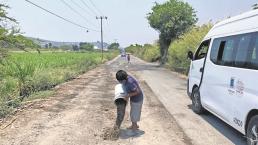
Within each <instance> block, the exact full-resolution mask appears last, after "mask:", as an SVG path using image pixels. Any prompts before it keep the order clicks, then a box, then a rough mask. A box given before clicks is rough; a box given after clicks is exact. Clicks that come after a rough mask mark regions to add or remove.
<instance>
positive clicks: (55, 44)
mask: <svg viewBox="0 0 258 145" xmlns="http://www.w3.org/2000/svg"><path fill="white" fill-rule="evenodd" d="M27 38H29V39H31V40H32V41H34V42H35V43H37V44H38V45H40V46H41V47H42V48H45V45H46V44H49V43H51V44H52V47H61V46H73V45H77V46H79V44H80V42H57V41H51V40H44V39H40V38H33V37H27ZM88 43H91V44H93V45H94V46H95V49H101V42H100V41H97V42H88ZM108 46H109V44H108V43H106V42H104V43H103V47H104V49H107V47H108Z"/></svg>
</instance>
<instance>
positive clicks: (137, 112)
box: [130, 102, 143, 130]
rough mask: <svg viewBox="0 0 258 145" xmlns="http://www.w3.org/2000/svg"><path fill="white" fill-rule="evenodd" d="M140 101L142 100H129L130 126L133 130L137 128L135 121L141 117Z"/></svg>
mask: <svg viewBox="0 0 258 145" xmlns="http://www.w3.org/2000/svg"><path fill="white" fill-rule="evenodd" d="M142 103H143V102H137V103H134V102H131V110H130V118H131V121H132V126H131V127H130V128H131V129H133V130H136V129H138V128H139V126H138V125H137V122H138V121H140V118H141V110H142Z"/></svg>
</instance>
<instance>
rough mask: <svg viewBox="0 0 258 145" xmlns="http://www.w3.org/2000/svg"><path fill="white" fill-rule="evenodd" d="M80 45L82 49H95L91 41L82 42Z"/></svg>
mask: <svg viewBox="0 0 258 145" xmlns="http://www.w3.org/2000/svg"><path fill="white" fill-rule="evenodd" d="M79 45H80V50H85V51H93V50H94V45H92V44H91V43H87V42H81V43H80V44H79Z"/></svg>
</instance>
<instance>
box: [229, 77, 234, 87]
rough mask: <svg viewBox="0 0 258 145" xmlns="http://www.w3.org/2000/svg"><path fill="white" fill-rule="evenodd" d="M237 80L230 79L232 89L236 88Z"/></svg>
mask: <svg viewBox="0 0 258 145" xmlns="http://www.w3.org/2000/svg"><path fill="white" fill-rule="evenodd" d="M234 84H235V78H231V79H230V88H234Z"/></svg>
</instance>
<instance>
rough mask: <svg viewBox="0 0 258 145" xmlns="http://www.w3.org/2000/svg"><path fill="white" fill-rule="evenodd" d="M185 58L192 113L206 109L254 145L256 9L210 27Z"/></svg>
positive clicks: (257, 134)
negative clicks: (188, 67)
mask: <svg viewBox="0 0 258 145" xmlns="http://www.w3.org/2000/svg"><path fill="white" fill-rule="evenodd" d="M188 57H189V58H190V59H191V60H192V61H191V66H190V70H189V76H188V89H187V90H188V94H189V96H190V97H191V99H192V106H193V107H192V108H193V111H194V112H196V113H198V114H200V113H203V112H204V111H205V110H208V111H209V112H211V113H213V114H214V115H216V116H217V117H219V118H220V119H222V120H223V121H225V122H226V123H228V124H229V125H231V126H232V127H234V128H235V129H237V130H238V131H240V132H241V133H243V134H244V135H246V137H247V138H248V139H247V142H248V144H250V145H251V144H255V145H256V144H257V145H258V10H253V11H250V12H247V13H244V14H241V15H238V16H236V17H232V18H229V19H227V20H225V21H222V22H220V23H218V24H216V25H214V27H213V28H212V29H211V30H210V31H209V33H208V34H207V35H206V36H205V38H204V40H203V41H202V43H201V44H200V46H199V48H198V49H197V50H196V52H195V53H194V54H193V53H192V52H189V53H188Z"/></svg>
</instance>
